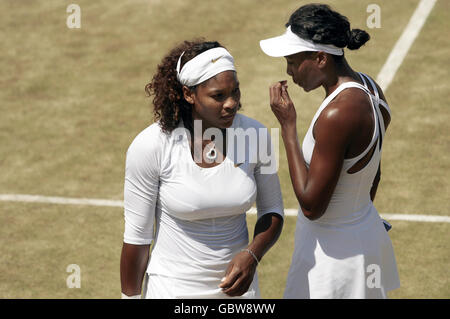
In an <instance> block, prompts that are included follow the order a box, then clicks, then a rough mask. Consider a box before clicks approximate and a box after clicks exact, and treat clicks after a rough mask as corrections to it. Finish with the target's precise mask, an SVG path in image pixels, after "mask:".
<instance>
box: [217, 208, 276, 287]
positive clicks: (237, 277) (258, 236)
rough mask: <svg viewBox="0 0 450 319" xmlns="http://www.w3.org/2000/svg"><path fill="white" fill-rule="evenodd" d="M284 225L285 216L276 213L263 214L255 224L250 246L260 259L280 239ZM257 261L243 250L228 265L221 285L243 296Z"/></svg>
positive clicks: (249, 283)
mask: <svg viewBox="0 0 450 319" xmlns="http://www.w3.org/2000/svg"><path fill="white" fill-rule="evenodd" d="M282 227H283V218H282V217H281V216H280V215H278V214H276V213H269V214H265V215H263V216H262V217H261V218H259V219H258V221H257V222H256V225H255V232H254V236H253V241H252V242H251V244H250V245H249V246H248V249H250V250H251V251H252V252H253V253H254V254H255V255H256V257H257V258H258V260H259V261H260V260H261V258H262V257H263V256H264V254H265V253H266V252H267V251H268V250H269V248H270V247H272V246H273V244H274V243H275V242H276V241H277V240H278V237H279V236H280V233H281V229H282ZM256 266H257V262H256V260H255V259H254V258H253V256H252V255H251V254H250V253H248V252H246V251H242V252H240V253H239V254H237V255H236V256H235V257H234V258H233V260H232V261H231V262H230V264H229V265H228V269H227V272H226V279H225V280H224V281H223V282H222V284H220V285H219V287H220V288H222V289H223V292H224V293H226V294H227V295H229V296H241V295H243V294H244V293H245V292H247V291H248V288H249V287H250V285H251V283H252V281H253V276H254V274H255V271H256Z"/></svg>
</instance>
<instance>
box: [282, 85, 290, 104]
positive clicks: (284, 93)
mask: <svg viewBox="0 0 450 319" xmlns="http://www.w3.org/2000/svg"><path fill="white" fill-rule="evenodd" d="M287 88H288V86H287V85H284V86H282V87H281V97H282V98H283V100H284V101H285V102H286V103H290V102H292V100H291V97H290V96H289V93H288V91H287Z"/></svg>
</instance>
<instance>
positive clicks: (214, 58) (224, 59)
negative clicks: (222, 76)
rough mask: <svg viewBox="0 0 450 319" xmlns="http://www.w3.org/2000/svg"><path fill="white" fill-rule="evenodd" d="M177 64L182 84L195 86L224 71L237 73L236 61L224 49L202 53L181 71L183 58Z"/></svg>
mask: <svg viewBox="0 0 450 319" xmlns="http://www.w3.org/2000/svg"><path fill="white" fill-rule="evenodd" d="M183 54H184V52H183V53H182V54H181V55H180V58H179V59H178V63H177V77H178V81H180V83H181V84H183V85H186V86H189V87H190V86H194V85H197V84H200V83H202V82H204V81H206V80H208V79H210V78H212V77H213V76H215V75H217V74H219V73H221V72H224V71H236V69H235V67H234V59H233V57H232V56H231V54H230V53H229V52H228V51H227V50H226V49H225V48H222V47H219V48H213V49H210V50H207V51H205V52H202V53H200V54H199V55H197V56H195V57H194V58H193V59H191V60H189V61H188V62H186V64H184V65H183V68H182V69H181V70H180V65H181V57H182V56H183Z"/></svg>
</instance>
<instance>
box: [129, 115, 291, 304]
mask: <svg viewBox="0 0 450 319" xmlns="http://www.w3.org/2000/svg"><path fill="white" fill-rule="evenodd" d="M179 128H183V125H182V123H180V126H179ZM231 128H233V129H238V128H241V129H242V131H241V133H242V132H247V133H249V132H250V130H252V129H253V130H254V131H255V132H257V130H258V129H263V130H262V131H261V132H265V134H267V129H265V128H264V126H263V125H262V124H260V123H259V122H257V121H255V120H253V119H250V118H248V117H246V116H244V115H241V114H237V115H236V117H235V118H234V121H233V124H232V126H231ZM248 129H249V130H248ZM249 134H250V133H249ZM241 137H242V136H241ZM257 138H258V142H255V141H254V143H247V147H246V148H245V150H244V154H242V152H241V153H239V154H238V152H237V151H236V150H238V148H239V146H238V143H235V144H234V145H235V148H234V152H232V150H231V149H230V148H228V150H227V157H226V158H225V159H224V161H223V162H222V163H220V164H219V165H217V166H214V167H211V168H201V167H200V166H198V165H197V164H196V163H195V162H194V160H193V159H192V155H191V150H190V146H189V141H188V137H187V135H186V131H185V130H184V129H182V130H181V133H180V131H178V132H176V131H173V132H172V133H171V134H165V133H164V132H162V131H161V128H160V126H159V124H158V123H154V124H152V125H150V126H149V127H148V128H146V129H145V130H143V131H142V132H141V133H140V134H139V135H138V136H137V137H136V138H135V139H134V141H133V142H132V143H131V145H130V147H129V149H128V152H127V160H126V172H125V187H124V206H125V210H124V215H125V232H124V242H125V243H128V244H134V245H146V244H150V243H152V241H153V240H154V245H153V249H152V252H151V256H150V260H149V264H148V267H147V278H146V279H147V280H146V281H145V282H144V287H143V290H144V296H145V297H146V298H227V297H228V296H227V295H226V294H224V293H223V292H222V291H221V288H219V287H218V285H219V284H220V283H221V279H222V278H223V277H224V276H225V272H226V269H227V266H228V264H229V262H230V261H231V259H232V258H233V257H234V256H235V255H236V254H237V253H239V252H240V251H241V249H243V248H246V247H247V245H248V240H249V238H248V230H247V223H246V215H245V212H246V211H247V210H248V209H250V208H251V206H252V205H253V204H254V203H255V201H256V206H257V212H258V218H259V217H261V216H262V215H264V214H266V213H271V212H273V213H277V214H279V215H281V216H283V202H282V197H281V190H280V183H279V179H278V175H277V173H276V170H275V171H274V172H271V173H267V172H266V173H264V169H263V168H264V167H267V163H265V164H263V162H262V161H261V159H262V157H261V156H259V152H258V143H259V140H260V136H259V135H257ZM266 138H267V139H268V140H267V141H268V144H267V145H266V146H267V147H271V146H270V140H269V136H268V135H266ZM229 141H230V140H229ZM249 144H250V146H249ZM228 145H229V147H230V143H228ZM233 154H234V155H233ZM242 156H243V157H242ZM239 158H240V159H239ZM271 159H272V160H273V157H271ZM154 226H155V227H154ZM154 228H155V231H154ZM242 297H243V298H259V297H260V293H259V288H258V278H257V275H256V274H255V277H254V280H253V282H252V284H251V286H250V288H249V290H248V292H247V293H245V294H244V295H243V296H242Z"/></svg>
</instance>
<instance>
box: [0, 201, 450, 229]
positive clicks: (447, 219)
mask: <svg viewBox="0 0 450 319" xmlns="http://www.w3.org/2000/svg"><path fill="white" fill-rule="evenodd" d="M0 201H9V202H29V203H45V204H63V205H88V206H103V207H121V208H123V201H121V200H109V199H93V198H68V197H54V196H41V195H22V194H0ZM297 212H298V210H297V209H292V208H291V209H289V208H288V209H285V210H284V214H285V215H286V216H297ZM247 213H248V214H256V208H254V207H252V208H250V210H249V211H248V212H247ZM381 217H383V218H386V219H388V220H405V221H415V222H435V223H450V216H436V215H410V214H381Z"/></svg>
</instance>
